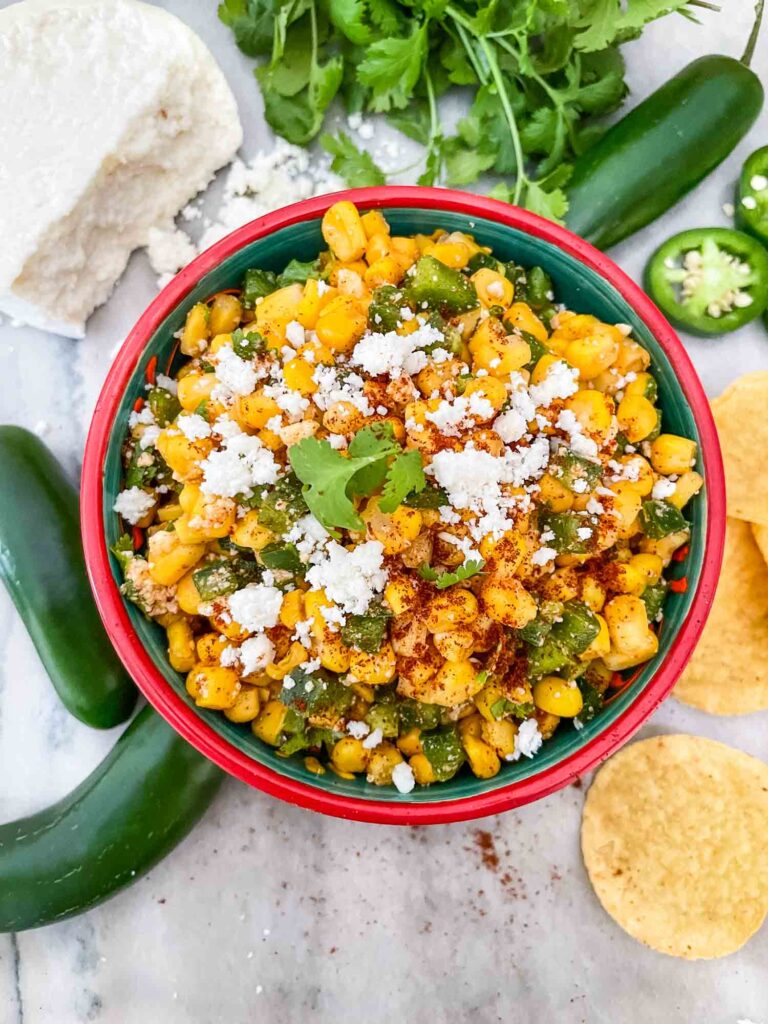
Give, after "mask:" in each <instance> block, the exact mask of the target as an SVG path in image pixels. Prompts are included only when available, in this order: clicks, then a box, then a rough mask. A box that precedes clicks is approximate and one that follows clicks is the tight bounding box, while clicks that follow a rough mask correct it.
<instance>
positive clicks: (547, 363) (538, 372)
mask: <svg viewBox="0 0 768 1024" xmlns="http://www.w3.org/2000/svg"><path fill="white" fill-rule="evenodd" d="M561 362H562V359H561V358H560V356H559V355H553V354H551V353H547V354H546V355H543V356H542V357H541V358H540V359H538V360H537V361H536V365H535V366H534V368H533V370H532V372H531V384H541V383H542V381H544V380H546V378H547V377H548V376H549V371H550V370H551V369H552V367H553V366H554V365H555V363H561Z"/></svg>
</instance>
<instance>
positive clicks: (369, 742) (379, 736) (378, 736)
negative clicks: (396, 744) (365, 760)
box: [363, 729, 384, 750]
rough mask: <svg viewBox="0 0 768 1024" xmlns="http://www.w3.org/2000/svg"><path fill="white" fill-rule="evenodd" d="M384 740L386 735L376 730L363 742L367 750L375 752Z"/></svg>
mask: <svg viewBox="0 0 768 1024" xmlns="http://www.w3.org/2000/svg"><path fill="white" fill-rule="evenodd" d="M383 739H384V733H383V732H382V731H381V729H374V730H373V732H372V733H370V734H369V735H368V736H366V737H365V739H364V740H363V746H364V747H365V749H366V750H375V749H376V747H378V745H379V744H380V743H381V741H382V740H383Z"/></svg>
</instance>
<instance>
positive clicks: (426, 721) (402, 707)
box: [397, 697, 442, 732]
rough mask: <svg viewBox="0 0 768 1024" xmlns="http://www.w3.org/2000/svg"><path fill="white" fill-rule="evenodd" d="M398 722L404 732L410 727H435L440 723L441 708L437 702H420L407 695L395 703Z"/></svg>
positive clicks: (427, 728) (426, 728) (425, 728)
mask: <svg viewBox="0 0 768 1024" xmlns="http://www.w3.org/2000/svg"><path fill="white" fill-rule="evenodd" d="M397 712H398V715H399V717H400V724H401V726H402V727H403V730H404V731H405V732H408V731H409V730H410V729H423V730H425V731H427V730H429V729H436V728H437V727H438V725H440V716H441V714H442V711H441V708H440V707H439V706H438V705H437V704H422V702H421V701H418V700H412V699H411V698H410V697H407V698H406V699H405V700H401V701H400V702H399V703H398V705H397Z"/></svg>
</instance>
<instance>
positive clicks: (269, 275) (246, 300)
mask: <svg viewBox="0 0 768 1024" xmlns="http://www.w3.org/2000/svg"><path fill="white" fill-rule="evenodd" d="M276 290H277V274H274V273H273V272H272V271H271V270H258V269H257V268H255V267H254V268H252V269H251V270H246V272H245V278H244V280H243V305H244V306H247V307H248V308H249V309H253V307H254V306H255V305H256V300H257V299H263V298H264V296H265V295H271V294H272V292H274V291H276Z"/></svg>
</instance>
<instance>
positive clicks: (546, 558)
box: [531, 547, 557, 565]
mask: <svg viewBox="0 0 768 1024" xmlns="http://www.w3.org/2000/svg"><path fill="white" fill-rule="evenodd" d="M556 558H557V551H556V550H555V549H554V548H548V547H542V548H538V549H537V550H536V551H534V552H533V554H532V555H531V564H532V565H546V564H547V563H548V562H554V560H555V559H556Z"/></svg>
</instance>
